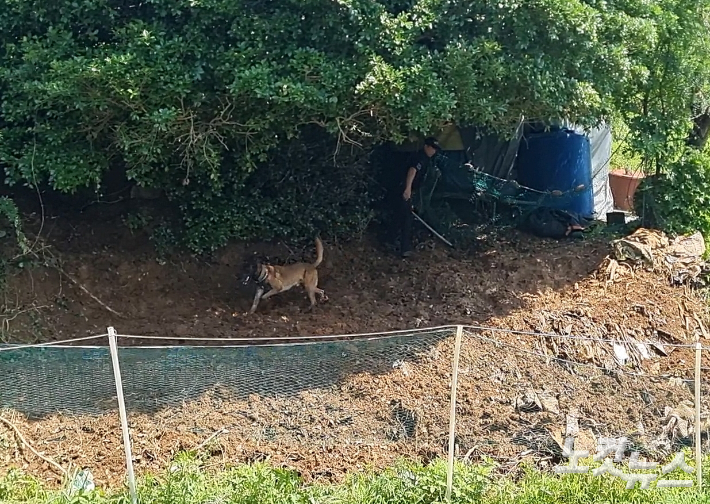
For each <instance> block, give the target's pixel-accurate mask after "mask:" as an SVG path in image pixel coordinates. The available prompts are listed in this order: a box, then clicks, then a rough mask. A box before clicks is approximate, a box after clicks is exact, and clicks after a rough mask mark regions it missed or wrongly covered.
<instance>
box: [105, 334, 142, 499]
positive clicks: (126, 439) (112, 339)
mask: <svg viewBox="0 0 710 504" xmlns="http://www.w3.org/2000/svg"><path fill="white" fill-rule="evenodd" d="M108 344H109V348H110V349H111V362H112V363H113V377H114V379H115V380H116V398H117V399H118V413H119V415H120V417H121V430H122V431H123V447H124V449H125V451H126V470H127V471H128V490H129V491H130V493H131V502H132V503H133V504H137V503H138V496H137V495H136V477H135V475H134V473H133V456H132V455H131V436H130V433H129V432H128V417H127V416H126V403H125V401H124V400H123V382H122V381H121V369H120V367H119V365H118V345H117V344H116V330H115V329H114V328H113V327H109V328H108Z"/></svg>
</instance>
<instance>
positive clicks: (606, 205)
mask: <svg viewBox="0 0 710 504" xmlns="http://www.w3.org/2000/svg"><path fill="white" fill-rule="evenodd" d="M589 141H590V146H591V151H592V187H593V191H594V213H595V214H596V217H597V218H598V219H601V220H606V213H607V212H612V211H614V197H613V195H612V194H611V185H609V163H610V161H611V128H610V127H609V126H604V127H602V128H598V129H593V130H592V131H591V132H589Z"/></svg>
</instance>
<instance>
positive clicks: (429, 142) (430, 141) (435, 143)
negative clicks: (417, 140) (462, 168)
mask: <svg viewBox="0 0 710 504" xmlns="http://www.w3.org/2000/svg"><path fill="white" fill-rule="evenodd" d="M424 145H428V146H429V147H434V148H435V149H437V150H439V149H441V145H439V141H438V140H437V139H436V138H434V137H426V138H425V139H424Z"/></svg>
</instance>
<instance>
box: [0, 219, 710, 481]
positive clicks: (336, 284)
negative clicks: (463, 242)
mask: <svg viewBox="0 0 710 504" xmlns="http://www.w3.org/2000/svg"><path fill="white" fill-rule="evenodd" d="M37 227H38V226H37V223H35V228H37ZM42 236H43V237H44V240H45V241H46V243H47V244H50V245H51V246H52V247H53V249H54V252H55V253H56V254H57V255H58V256H60V257H61V258H62V264H63V269H64V271H65V272H67V273H68V274H69V275H71V276H72V277H73V278H75V279H76V280H77V282H79V283H80V284H81V285H83V286H84V287H85V288H86V290H88V291H89V292H91V293H92V294H93V295H94V296H96V298H98V299H100V300H101V301H102V302H104V303H105V304H106V305H108V306H110V307H111V308H112V309H113V310H115V311H117V312H119V313H121V314H122V317H118V316H116V315H114V314H113V313H111V312H109V311H108V310H107V309H106V308H105V307H103V306H101V305H100V304H99V303H98V302H96V301H95V300H94V299H92V298H91V297H89V296H88V295H87V294H86V292H85V291H83V290H81V289H80V288H78V287H77V286H76V285H74V284H72V283H71V282H69V281H67V280H66V278H63V277H61V276H60V274H59V273H58V272H57V270H56V269H54V268H32V269H28V270H27V271H26V272H24V273H21V274H19V275H17V276H15V277H13V278H11V279H10V280H9V283H8V286H7V292H8V294H7V301H6V304H5V313H6V317H5V318H6V320H7V321H6V323H5V324H4V326H3V327H4V331H3V335H4V338H5V339H6V340H9V341H11V342H14V343H36V342H44V341H54V340H62V339H67V338H72V337H78V336H85V335H92V334H100V333H104V332H105V331H106V327H107V326H114V327H116V329H117V330H118V331H119V333H121V334H129V335H147V336H160V337H165V338H169V339H168V340H165V341H160V342H157V341H153V340H147V341H146V340H131V339H126V340H123V341H122V344H124V345H139V344H146V343H150V344H153V345H155V344H181V343H185V342H186V339H187V338H190V337H211V338H254V339H263V338H269V339H272V338H279V337H284V336H304V335H328V334H352V333H363V332H377V331H386V330H394V329H408V328H413V327H428V326H438V325H448V324H466V325H473V326H486V327H493V328H498V329H504V330H512V331H519V332H517V333H516V332H506V331H502V332H492V331H490V330H473V329H472V330H470V331H469V333H468V335H467V336H466V337H465V338H464V345H463V348H462V354H461V367H460V369H462V375H461V377H460V383H459V392H458V394H459V395H458V407H457V415H458V430H457V432H458V434H457V442H458V444H457V446H458V447H457V450H458V452H459V455H460V456H461V457H463V456H464V455H467V456H468V457H469V458H470V459H476V458H478V457H480V456H484V455H485V456H490V457H494V458H497V459H498V460H500V461H501V462H502V463H504V465H506V467H511V466H515V465H516V464H517V463H519V461H520V460H522V458H524V457H525V456H533V457H536V458H537V459H540V458H542V459H545V460H547V461H548V463H551V462H555V463H557V462H559V461H560V460H559V453H560V448H559V444H560V442H561V439H562V436H563V435H564V433H565V430H566V429H568V428H569V426H570V425H572V424H574V425H578V426H579V432H580V433H579V434H578V440H579V443H581V444H584V443H585V442H586V443H587V446H588V447H590V448H591V450H592V451H593V450H594V447H595V445H594V441H593V440H594V439H596V438H598V437H599V436H604V435H613V436H617V435H628V436H630V437H631V438H633V439H634V440H635V442H636V443H637V446H643V447H644V449H647V450H650V451H651V452H653V453H656V454H658V453H661V454H663V453H669V452H668V450H669V449H670V448H669V447H670V444H669V443H670V441H678V439H679V438H687V436H688V433H687V428H688V419H687V418H686V417H687V415H686V413H687V411H686V410H687V406H684V401H688V400H690V401H692V399H693V396H692V391H691V390H690V389H689V387H688V386H687V383H686V382H685V381H684V380H689V379H692V376H693V370H692V367H693V352H692V350H690V349H685V348H678V349H674V348H673V347H672V346H671V345H672V344H686V343H693V342H694V341H696V339H697V338H698V337H699V338H701V341H703V342H706V339H705V338H706V337H707V335H704V333H706V331H707V329H706V328H710V323H709V319H708V316H707V309H706V305H705V303H704V302H703V301H702V300H701V299H700V298H699V297H698V296H697V295H696V293H694V292H692V291H690V290H689V289H687V288H679V287H673V286H671V285H670V283H669V281H668V279H667V278H666V277H665V276H663V275H660V274H658V273H654V272H650V271H644V270H642V269H639V270H636V271H635V273H634V274H631V273H628V272H627V273H626V274H625V275H623V276H620V278H618V279H616V281H614V282H609V281H608V275H607V274H606V272H605V267H606V263H605V258H606V257H607V255H608V254H609V253H610V247H609V237H603V236H597V237H590V238H588V239H587V240H585V241H583V242H579V241H561V242H555V241H549V240H540V239H537V238H533V237H529V236H526V235H523V234H520V233H518V232H515V231H506V232H500V233H497V234H495V235H493V236H491V237H488V238H487V239H482V240H481V245H480V246H478V247H476V248H475V249H471V250H463V251H461V250H459V251H452V250H449V249H447V248H446V247H445V246H444V245H442V244H441V243H440V242H435V241H428V242H424V243H423V244H422V247H421V249H420V250H419V251H418V253H417V255H416V256H415V258H412V259H410V260H407V261H403V260H401V259H399V258H397V257H396V256H393V255H392V254H390V253H388V252H387V251H386V250H385V249H384V248H383V247H381V246H379V245H378V244H376V243H375V242H374V240H372V239H370V238H366V239H365V240H364V241H362V242H358V243H355V244H345V245H338V244H334V243H328V242H327V241H326V244H325V245H326V251H325V257H326V258H325V261H324V264H323V266H322V267H321V270H320V279H321V280H320V285H321V287H322V288H324V289H325V291H326V293H327V294H328V297H329V301H328V302H326V303H324V304H322V305H320V306H318V308H317V309H316V310H314V311H313V312H308V311H306V307H307V299H306V297H305V295H304V294H303V292H302V291H300V290H298V289H294V290H293V291H292V292H289V293H287V294H284V295H279V296H276V297H274V298H272V299H270V300H268V301H266V302H263V303H262V305H261V306H260V309H259V311H258V312H257V313H256V314H254V315H252V316H245V315H244V312H246V310H247V309H248V308H249V306H250V303H251V292H249V291H245V290H244V289H242V288H240V286H239V275H241V274H242V273H243V265H244V264H245V259H246V258H249V257H253V254H254V252H255V251H257V252H259V253H260V254H267V255H269V256H270V257H272V258H278V259H281V260H288V261H295V260H298V259H306V260H310V258H311V257H313V254H314V251H313V250H311V249H310V248H306V249H304V250H298V251H291V250H289V249H288V247H286V246H285V245H279V244H257V245H254V244H235V245H230V246H228V247H226V248H225V249H223V250H221V251H220V252H219V253H218V254H216V256H215V257H214V258H213V260H212V261H210V262H206V261H201V260H196V259H191V258H182V259H175V258H173V259H172V260H171V261H170V262H168V263H167V264H164V265H160V264H158V263H157V262H156V261H155V259H154V257H153V251H152V248H151V244H150V243H149V241H148V239H147V237H146V236H144V235H141V234H140V233H137V234H135V235H134V234H132V233H131V232H130V231H129V230H128V229H127V228H126V227H125V226H124V225H123V224H122V222H121V210H120V209H118V208H114V209H111V210H107V209H106V208H105V207H104V208H95V209H93V210H89V211H87V212H86V213H85V214H83V215H82V216H81V217H77V216H72V217H71V220H70V219H68V218H67V217H64V216H56V215H51V214H50V215H48V216H47V217H46V218H45V221H44V224H43V235H42ZM535 331H537V332H545V333H552V334H558V335H560V336H565V335H577V336H586V337H590V338H601V339H609V338H612V339H619V340H621V341H626V342H627V343H629V342H630V341H631V342H633V341H641V342H655V343H656V344H657V345H656V347H655V349H654V348H652V350H653V351H651V352H649V353H650V354H651V355H648V358H646V359H641V357H640V355H641V353H643V352H641V353H640V352H639V351H634V350H633V348H634V345H633V344H629V345H627V348H629V349H631V350H630V351H629V354H630V357H631V360H632V361H633V362H635V363H636V364H638V365H637V366H636V367H635V368H633V367H631V368H627V369H626V371H624V370H620V368H619V365H618V364H617V363H616V362H615V361H614V351H613V347H612V346H611V345H610V344H608V343H599V342H594V341H588V340H570V339H562V338H558V339H556V338H552V337H540V336H534V335H530V334H527V333H530V332H535ZM630 338H633V339H630ZM97 344H104V342H97ZM208 344H211V345H217V344H219V341H210V342H209V343H208ZM646 348H647V349H648V348H651V347H650V346H648V345H647V346H646ZM420 350H421V355H420V356H419V357H417V358H414V357H412V356H410V355H403V356H402V358H401V359H399V360H398V361H397V365H395V366H393V364H392V362H389V361H388V362H387V363H386V366H385V367H387V368H388V369H389V371H388V372H378V373H369V372H366V371H363V370H362V369H360V370H357V371H355V372H353V373H351V374H349V375H347V376H345V377H342V378H340V379H339V381H338V382H337V383H332V384H329V386H328V387H322V388H314V389H311V390H307V389H304V390H301V391H300V392H299V393H298V394H296V395H295V396H290V397H261V396H257V395H251V396H250V397H247V398H244V397H236V396H234V394H233V393H232V392H230V391H228V390H226V391H225V390H222V391H220V390H213V391H211V392H209V393H208V394H205V395H202V396H201V397H199V398H196V399H194V400H192V401H188V402H185V403H184V404H181V405H174V406H172V407H165V408H162V409H161V410H160V411H157V412H151V413H144V412H137V411H136V412H133V413H131V414H130V419H131V428H132V437H133V442H134V458H135V463H136V468H137V472H138V473H139V474H144V473H145V472H146V471H158V470H161V469H163V468H164V467H165V466H166V464H168V463H169V460H170V459H171V457H172V456H173V455H174V454H175V453H176V452H177V451H179V450H182V449H199V450H200V451H203V452H204V453H205V457H206V464H207V465H215V466H216V465H221V464H223V463H225V462H230V463H236V462H245V461H254V460H263V459H266V458H268V459H269V460H270V461H271V462H272V463H274V464H276V465H280V466H284V467H291V468H295V469H297V470H299V471H300V472H301V473H302V474H303V475H304V477H305V478H306V479H307V480H312V479H318V478H326V479H338V478H340V477H342V476H343V475H344V474H346V473H347V472H349V471H352V470H356V469H362V468H365V467H368V466H370V465H374V466H376V467H381V466H384V465H387V464H389V463H391V462H392V461H393V460H395V459H396V458H398V457H400V456H410V457H419V458H423V459H428V458H431V457H433V456H436V455H442V454H444V453H445V450H446V443H447V440H446V432H447V427H448V413H449V412H448V409H449V404H448V400H449V391H450V389H449V387H450V378H451V355H452V353H453V341H452V339H450V338H449V339H441V340H438V341H432V342H428V343H426V344H424V343H422V344H421V345H420ZM390 357H391V356H390ZM361 359H362V360H364V361H367V360H368V359H370V360H372V362H373V363H374V362H375V361H376V360H377V359H380V360H382V356H381V355H380V356H375V355H363V356H362V357H361ZM392 359H393V357H392V358H391V359H390V360H392ZM555 359H558V360H555ZM559 359H561V360H559ZM400 360H401V361H402V362H403V363H402V362H400ZM380 364H381V363H380ZM707 365H708V363H707V358H706V359H704V366H707ZM373 366H375V364H373ZM373 369H374V367H373ZM704 404H705V403H704ZM705 407H707V404H705ZM684 408H685V409H684ZM673 409H675V412H674V411H672V410H673ZM4 416H5V418H7V419H9V420H10V421H11V422H12V423H14V424H15V425H16V426H17V427H18V428H19V429H20V431H21V432H22V433H23V434H24V435H25V436H26V438H27V440H28V441H29V442H30V443H32V444H33V445H34V446H35V447H37V449H38V450H39V451H41V452H42V453H43V454H44V455H46V456H48V457H51V458H52V459H54V460H56V461H57V462H58V463H59V464H61V465H62V466H64V467H66V466H67V465H68V464H70V463H71V464H72V465H74V466H80V467H89V468H90V469H91V470H92V472H93V473H94V475H95V478H96V480H97V484H99V485H102V486H107V485H108V486H112V485H117V484H120V483H121V482H122V481H123V478H124V474H125V472H124V470H125V466H124V459H123V452H122V449H121V447H122V444H121V438H120V430H119V428H118V421H117V415H116V413H115V412H111V413H110V414H106V415H101V416H68V415H53V416H50V417H47V418H43V419H41V420H33V419H27V418H26V417H24V416H23V415H21V414H19V413H17V412H14V411H6V412H5V413H4ZM575 419H576V420H575ZM683 422H685V423H683ZM664 429H665V430H664ZM679 429H680V430H679ZM684 429H685V430H684ZM679 433H680V434H679ZM210 438H211V439H210ZM585 439H586V441H585ZM680 440H681V441H683V439H680ZM590 443H591V444H590ZM0 460H2V461H3V462H2V466H3V469H4V470H7V469H9V468H10V467H22V468H24V469H26V470H28V471H29V472H30V473H32V474H35V475H38V476H41V477H43V478H46V479H47V481H52V482H57V481H58V476H57V474H56V473H55V472H54V471H53V469H52V468H51V467H50V466H49V464H47V463H46V462H43V461H41V460H40V459H38V458H37V457H36V456H35V455H33V454H32V453H31V452H29V451H28V450H27V449H23V448H22V447H21V444H20V443H18V442H17V440H16V439H15V437H14V436H13V434H12V432H11V431H10V430H9V429H8V428H7V426H5V425H0Z"/></svg>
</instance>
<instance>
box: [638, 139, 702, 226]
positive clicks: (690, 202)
mask: <svg viewBox="0 0 710 504" xmlns="http://www.w3.org/2000/svg"><path fill="white" fill-rule="evenodd" d="M634 207H635V209H634V210H635V212H636V213H637V214H638V215H640V216H641V217H642V221H643V224H644V225H647V226H651V227H656V228H660V229H663V230H664V231H666V232H668V233H671V234H674V235H677V234H686V233H693V232H695V231H700V232H701V233H702V234H703V236H705V237H710V149H707V148H706V149H704V150H702V151H701V150H698V149H694V148H687V149H686V150H685V153H684V154H683V155H682V157H681V158H680V159H678V160H677V161H675V162H674V163H671V164H670V165H669V166H667V167H666V170H664V171H663V172H661V173H660V174H658V175H652V176H649V177H647V178H646V180H644V181H642V182H641V184H640V185H639V188H638V190H637V192H636V195H635V196H634Z"/></svg>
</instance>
